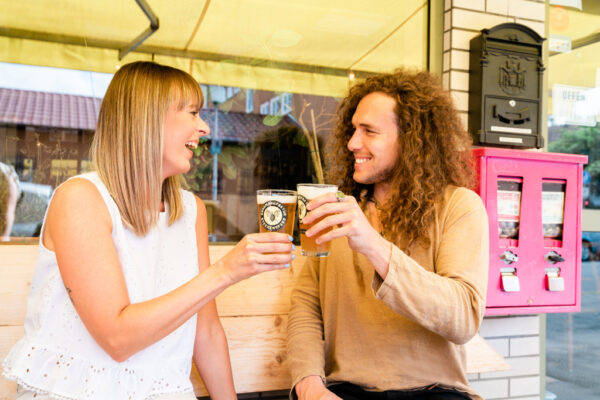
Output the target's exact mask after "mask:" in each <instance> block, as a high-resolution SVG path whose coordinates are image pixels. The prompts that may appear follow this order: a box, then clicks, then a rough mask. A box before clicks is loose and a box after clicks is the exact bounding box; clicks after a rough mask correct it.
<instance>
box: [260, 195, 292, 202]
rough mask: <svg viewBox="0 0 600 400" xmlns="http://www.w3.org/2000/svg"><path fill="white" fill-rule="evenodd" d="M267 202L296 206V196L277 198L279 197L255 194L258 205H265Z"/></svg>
mask: <svg viewBox="0 0 600 400" xmlns="http://www.w3.org/2000/svg"><path fill="white" fill-rule="evenodd" d="M269 200H275V201H278V202H280V203H281V204H296V196H290V195H286V196H279V195H273V194H271V195H268V194H257V195H256V202H257V203H258V204H265V203H266V202H267V201H269Z"/></svg>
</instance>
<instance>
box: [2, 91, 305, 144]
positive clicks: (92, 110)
mask: <svg viewBox="0 0 600 400" xmlns="http://www.w3.org/2000/svg"><path fill="white" fill-rule="evenodd" d="M101 102H102V99H99V98H95V97H85V96H74V95H68V94H58V93H46V92H35V91H29V90H16V89H4V88H0V123H4V124H11V125H30V126H43V127H49V128H68V129H84V130H91V131H93V130H95V129H96V120H97V118H98V112H99V111H100V103H101ZM200 117H201V118H202V119H203V120H204V121H205V122H206V123H207V124H208V125H209V126H210V129H211V132H212V133H211V136H212V135H213V134H214V132H215V129H216V118H215V110H214V109H202V110H201V111H200ZM269 118H277V117H269ZM264 120H265V116H264V115H259V114H246V113H238V112H224V111H219V128H218V129H219V138H220V139H222V140H224V141H228V142H243V143H247V142H252V141H254V139H255V138H256V137H258V136H259V135H260V134H261V133H263V132H265V131H270V130H274V129H277V128H279V127H281V126H286V125H294V126H297V125H298V124H297V123H296V122H295V120H294V119H293V118H292V117H290V116H287V115H286V116H283V117H282V118H281V120H279V121H278V123H277V124H276V125H275V126H266V125H265V124H264Z"/></svg>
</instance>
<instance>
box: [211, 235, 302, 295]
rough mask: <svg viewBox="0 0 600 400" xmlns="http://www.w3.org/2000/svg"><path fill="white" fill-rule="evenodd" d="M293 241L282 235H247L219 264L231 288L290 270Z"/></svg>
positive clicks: (289, 237) (217, 264)
mask: <svg viewBox="0 0 600 400" xmlns="http://www.w3.org/2000/svg"><path fill="white" fill-rule="evenodd" d="M293 250H294V245H293V244H292V237H291V236H289V235H287V234H285V233H279V232H267V233H251V234H249V235H246V236H244V237H243V238H242V240H240V241H239V242H238V244H236V245H235V247H234V248H233V249H232V250H231V251H230V252H229V253H227V254H226V255H225V256H223V258H221V259H220V260H219V261H217V263H216V266H218V267H221V268H223V272H224V273H225V276H226V279H228V282H230V284H233V283H235V282H239V281H241V280H243V279H246V278H250V277H251V276H254V275H256V274H259V273H261V272H265V271H272V270H276V269H281V268H288V267H289V266H290V263H291V262H292V260H293V258H294V257H295V256H294V255H293V254H292V251H293Z"/></svg>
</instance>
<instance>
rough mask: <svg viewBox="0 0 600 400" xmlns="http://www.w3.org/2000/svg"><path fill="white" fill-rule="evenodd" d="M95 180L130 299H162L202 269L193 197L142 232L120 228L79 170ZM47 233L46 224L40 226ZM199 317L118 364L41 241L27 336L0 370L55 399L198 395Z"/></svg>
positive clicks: (112, 207)
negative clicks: (193, 373)
mask: <svg viewBox="0 0 600 400" xmlns="http://www.w3.org/2000/svg"><path fill="white" fill-rule="evenodd" d="M79 178H85V179H88V180H90V181H91V182H92V183H94V184H95V185H96V187H97V188H98V190H99V192H100V194H101V195H102V198H103V199H104V202H105V203H106V206H107V207H108V210H109V212H110V215H111V219H112V225H113V230H112V238H113V242H114V244H115V248H116V250H117V253H118V256H119V260H120V262H121V268H122V269H123V274H124V276H125V280H126V283H127V290H128V292H129V299H130V301H131V303H139V302H142V301H146V300H149V299H153V298H156V297H158V296H161V295H163V294H165V293H167V292H169V291H171V290H173V289H175V288H177V287H179V286H181V285H182V284H184V283H185V282H187V281H189V280H190V279H192V278H193V277H194V276H195V275H196V274H197V273H198V249H197V246H196V200H195V198H194V196H193V195H192V194H191V193H190V192H187V191H183V190H182V191H181V196H182V200H183V210H184V211H183V216H182V217H181V218H180V219H179V220H177V221H176V222H175V223H174V224H173V225H171V226H168V210H167V212H164V213H160V218H159V222H158V226H156V227H154V228H153V229H152V230H150V232H149V233H148V234H147V235H146V236H144V237H139V236H136V235H135V233H133V232H132V231H130V230H129V229H127V228H126V227H125V226H124V225H123V221H122V220H121V216H120V214H119V210H118V208H117V205H116V203H115V202H114V201H113V199H112V198H111V196H110V194H109V193H108V190H107V189H106V186H104V184H103V183H102V181H101V180H100V178H99V177H98V175H97V174H96V173H94V172H92V173H89V174H84V175H80V176H79ZM42 232H43V228H42ZM195 332H196V317H195V316H194V317H192V318H190V319H189V320H188V321H186V322H185V323H184V324H183V325H181V326H180V327H179V328H178V329H176V330H175V331H173V332H172V333H171V334H169V335H168V336H166V337H165V338H163V339H162V340H160V341H158V342H156V343H154V344H153V345H151V346H149V347H147V348H145V349H144V350H142V351H140V352H138V353H136V354H134V355H133V356H132V357H131V358H130V359H128V360H127V361H124V362H122V363H118V362H116V361H114V360H113V359H112V358H111V357H110V356H109V355H108V354H107V353H106V352H105V351H104V350H103V349H102V348H101V347H100V346H99V345H98V344H97V343H96V342H95V341H94V339H93V338H92V336H91V335H90V334H89V332H88V331H87V329H86V328H85V326H84V325H83V323H82V322H81V319H80V318H79V315H78V314H77V312H76V311H75V308H74V307H73V304H72V303H71V300H70V299H69V296H68V295H67V292H66V290H65V286H64V284H63V281H62V279H61V276H60V272H59V270H58V265H57V262H56V255H55V254H54V253H53V252H51V251H50V250H48V249H47V248H45V247H44V245H43V244H42V240H41V238H40V244H39V250H38V260H37V264H36V269H35V274H34V277H33V281H32V283H31V290H30V292H29V297H28V300H27V315H26V318H25V336H24V337H23V339H21V340H20V341H19V342H18V343H17V344H16V345H15V346H14V347H13V348H12V349H11V351H10V352H9V354H8V356H7V357H6V359H5V360H4V363H3V369H4V371H3V373H4V375H5V376H6V377H7V378H8V379H11V380H16V381H17V383H18V384H19V385H21V386H22V387H24V388H26V389H28V390H31V391H33V392H35V393H39V394H48V395H50V397H52V398H56V399H69V400H71V399H102V400H108V399H115V400H120V399H139V400H144V399H150V398H153V397H157V396H159V395H162V394H166V393H189V392H193V387H192V384H191V382H190V370H191V363H192V352H193V347H194V336H195Z"/></svg>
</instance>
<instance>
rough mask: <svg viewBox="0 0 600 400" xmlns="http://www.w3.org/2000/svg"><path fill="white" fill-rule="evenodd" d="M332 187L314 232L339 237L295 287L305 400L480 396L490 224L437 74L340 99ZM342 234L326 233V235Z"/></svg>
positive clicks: (401, 78) (313, 213)
mask: <svg viewBox="0 0 600 400" xmlns="http://www.w3.org/2000/svg"><path fill="white" fill-rule="evenodd" d="M338 117H339V121H338V124H337V127H336V129H335V132H334V133H333V138H332V144H331V149H330V151H329V152H328V154H330V156H331V157H332V159H331V160H329V163H328V165H330V166H331V168H330V169H329V175H328V179H329V182H331V183H337V184H338V185H339V187H340V189H341V191H343V192H344V193H346V196H345V197H343V196H341V194H340V193H338V194H337V195H334V194H327V195H323V196H321V197H319V198H317V199H314V200H313V201H311V202H310V203H309V204H308V207H307V208H308V210H309V213H308V214H307V216H306V217H305V218H304V222H305V223H306V224H311V223H312V222H313V221H315V220H317V219H319V218H321V217H323V216H324V217H325V218H324V219H323V220H321V221H320V222H318V223H316V224H315V225H313V227H312V228H310V229H309V230H308V231H307V232H306V234H307V236H314V237H316V238H317V243H322V242H327V241H331V242H332V250H331V255H330V256H329V257H326V258H321V259H316V258H313V259H308V261H307V263H306V265H304V267H303V268H302V270H301V272H300V274H299V276H298V278H297V281H296V283H295V286H294V289H293V292H292V308H291V311H290V315H289V323H288V361H289V366H290V370H291V374H292V383H293V387H294V389H292V394H296V395H297V396H298V397H299V399H300V400H305V399H338V398H340V397H341V398H343V399H382V400H383V399H409V398H410V399H428V400H434V399H479V398H480V397H479V396H478V395H477V394H476V393H475V392H474V391H473V390H472V389H471V388H470V387H469V384H468V381H467V378H466V373H465V351H464V348H463V344H464V343H466V342H467V341H468V340H469V339H470V338H471V337H473V336H474V335H475V334H476V333H477V330H478V329H479V325H480V323H481V320H482V318H483V313H484V310H485V295H486V293H485V291H486V284H487V268H488V225H487V215H486V212H485V208H484V206H483V203H482V202H481V199H480V198H479V196H477V194H475V193H474V192H473V191H471V190H469V189H468V187H470V186H471V182H472V168H471V164H470V157H469V154H470V138H469V135H468V133H467V132H466V131H465V130H464V128H463V127H462V125H461V122H460V118H459V115H458V113H457V112H456V110H455V108H454V106H453V104H452V101H451V98H450V96H449V94H448V93H447V92H446V91H444V90H443V89H442V88H441V86H440V85H439V82H438V80H437V79H436V78H435V77H433V76H432V75H431V74H429V73H427V72H409V71H406V70H398V71H396V72H394V73H392V74H387V75H380V76H375V77H371V78H368V79H367V80H366V81H364V82H362V83H359V84H357V85H356V86H354V87H353V88H352V89H351V90H350V93H349V95H348V97H346V98H345V99H344V100H343V101H342V102H341V104H340V106H339V109H338ZM328 227H333V228H334V229H333V230H331V231H330V232H329V233H324V234H322V235H321V231H322V230H323V229H325V228H328Z"/></svg>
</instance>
